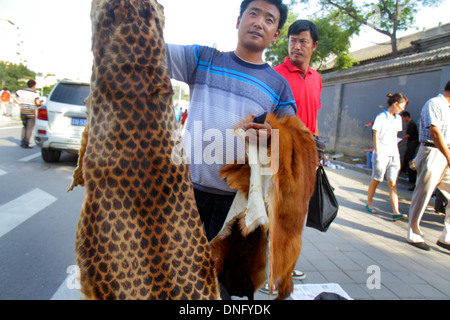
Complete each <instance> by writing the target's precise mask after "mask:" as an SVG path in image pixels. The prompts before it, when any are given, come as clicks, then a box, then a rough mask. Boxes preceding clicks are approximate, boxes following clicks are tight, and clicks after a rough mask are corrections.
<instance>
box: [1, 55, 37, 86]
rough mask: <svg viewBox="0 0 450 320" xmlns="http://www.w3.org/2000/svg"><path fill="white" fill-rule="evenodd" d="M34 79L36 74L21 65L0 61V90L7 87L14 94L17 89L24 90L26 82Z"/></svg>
mask: <svg viewBox="0 0 450 320" xmlns="http://www.w3.org/2000/svg"><path fill="white" fill-rule="evenodd" d="M35 77H36V73H35V72H33V71H31V70H29V69H28V68H27V67H26V66H24V65H23V64H13V63H10V62H5V61H0V84H1V88H0V89H3V87H4V86H7V87H8V89H9V90H10V91H11V92H15V91H17V90H19V89H23V88H26V87H27V81H28V80H29V79H34V78H35Z"/></svg>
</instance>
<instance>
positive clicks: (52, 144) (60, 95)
mask: <svg viewBox="0 0 450 320" xmlns="http://www.w3.org/2000/svg"><path fill="white" fill-rule="evenodd" d="M88 95H89V84H88V83H83V82H74V81H69V80H62V81H60V82H59V83H58V84H56V85H55V87H54V88H53V90H52V91H51V92H50V94H49V96H48V99H47V101H46V102H45V103H44V104H43V105H42V106H41V107H40V108H39V109H38V115H37V119H36V126H35V128H36V129H35V130H36V133H35V137H34V140H35V142H36V145H38V146H40V147H41V153H42V159H43V160H44V161H45V162H57V161H59V158H60V156H61V152H62V151H67V152H70V153H74V154H77V153H78V151H79V149H80V146H81V134H82V132H83V130H84V127H85V126H86V124H87V114H86V105H85V102H84V101H85V99H86V98H87V97H88Z"/></svg>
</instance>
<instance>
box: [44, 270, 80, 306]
mask: <svg viewBox="0 0 450 320" xmlns="http://www.w3.org/2000/svg"><path fill="white" fill-rule="evenodd" d="M73 281H74V280H73V275H72V274H69V275H68V276H67V277H66V279H64V281H63V283H61V285H60V286H59V288H58V290H56V292H55V293H54V294H53V297H51V298H50V300H82V299H83V294H82V293H81V292H80V291H79V290H78V288H75V287H73Z"/></svg>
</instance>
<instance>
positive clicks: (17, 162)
mask: <svg viewBox="0 0 450 320" xmlns="http://www.w3.org/2000/svg"><path fill="white" fill-rule="evenodd" d="M20 132H21V128H20V127H8V128H4V127H2V128H0V257H1V259H0V299H44V300H48V299H50V298H51V297H52V296H53V295H54V293H55V292H56V291H57V289H58V288H59V286H60V285H61V283H62V282H63V281H64V279H65V278H66V276H67V273H66V270H67V268H68V267H69V266H70V265H73V264H74V262H73V261H74V258H75V255H74V253H73V243H74V234H75V228H76V223H77V221H78V216H79V212H80V208H81V202H82V199H83V190H82V189H78V190H75V191H73V192H71V193H66V190H67V187H68V186H69V185H70V181H71V180H70V177H71V174H72V171H73V170H74V168H75V166H76V157H75V156H73V155H70V154H63V156H62V159H61V161H60V162H59V163H57V164H47V163H45V162H44V161H43V160H42V158H41V155H40V149H39V148H38V147H36V146H34V147H33V148H32V149H22V148H20V147H19V146H18V145H19V137H20Z"/></svg>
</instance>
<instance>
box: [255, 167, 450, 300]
mask: <svg viewBox="0 0 450 320" xmlns="http://www.w3.org/2000/svg"><path fill="white" fill-rule="evenodd" d="M350 166H351V165H350ZM353 169H355V170H352V169H349V168H348V166H347V168H346V169H344V170H342V169H341V170H339V169H330V168H326V172H327V175H328V178H329V180H330V182H331V184H332V186H333V187H335V194H336V197H337V199H338V201H339V205H340V209H339V213H338V216H337V218H336V219H335V221H334V222H333V224H332V226H331V227H330V229H328V231H327V232H326V233H321V232H319V231H317V230H315V229H311V228H305V230H304V233H303V247H302V252H301V255H300V258H299V260H298V262H297V269H299V270H301V271H303V272H305V274H306V279H305V280H303V281H294V283H295V284H302V283H303V284H312V283H337V284H339V285H340V286H341V287H342V288H343V289H344V291H346V292H347V293H348V294H349V296H350V297H352V298H353V299H355V300H358V299H370V300H372V299H401V300H404V299H446V300H448V299H450V252H448V251H446V250H444V249H441V248H440V247H438V246H437V245H436V241H437V239H438V237H439V235H440V234H441V232H442V230H443V221H444V217H443V216H439V215H437V214H435V213H434V201H433V200H431V201H430V204H429V208H428V209H427V211H426V212H425V214H424V217H423V219H422V222H421V228H422V231H423V232H424V234H425V240H426V242H427V243H428V244H429V245H430V246H431V247H432V250H431V251H428V252H427V251H423V250H420V249H418V248H415V247H413V246H411V245H409V244H408V243H407V242H406V240H405V237H406V232H407V228H408V220H403V221H397V222H393V221H392V208H391V204H390V201H389V195H388V189H387V184H386V182H383V183H381V184H380V185H379V187H378V189H377V192H376V194H375V197H374V207H375V208H376V209H377V210H378V213H377V214H375V215H374V214H369V213H368V212H367V211H366V210H365V208H364V206H365V204H366V199H367V188H368V185H369V182H370V175H369V171H368V170H366V169H358V168H354V167H353ZM408 188H409V184H407V183H405V182H404V180H403V181H402V180H400V182H399V185H398V192H399V202H400V204H399V205H400V212H402V213H406V214H408V210H409V205H410V201H411V196H412V192H411V191H408ZM374 270H379V274H380V275H381V278H380V279H379V280H380V284H381V287H380V289H372V290H370V289H369V287H373V286H371V284H374V281H373V279H374V278H373V275H374V274H375V273H374ZM368 283H369V286H368V285H367V284H368ZM255 298H258V299H266V297H264V296H260V295H259V293H258V296H257V297H255Z"/></svg>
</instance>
